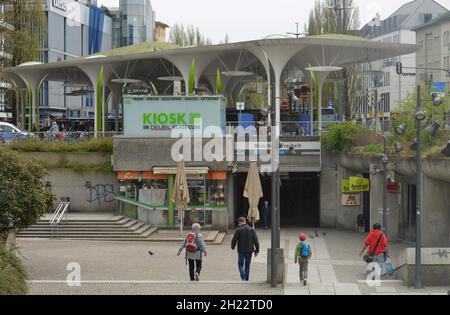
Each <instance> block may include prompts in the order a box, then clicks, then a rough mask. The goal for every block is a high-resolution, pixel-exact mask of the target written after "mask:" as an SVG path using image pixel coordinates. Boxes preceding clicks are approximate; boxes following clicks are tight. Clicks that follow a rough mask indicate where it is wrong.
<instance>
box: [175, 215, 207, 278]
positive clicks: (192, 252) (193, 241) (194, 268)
mask: <svg viewBox="0 0 450 315" xmlns="http://www.w3.org/2000/svg"><path fill="white" fill-rule="evenodd" d="M201 229H202V227H201V225H200V224H198V223H194V224H193V225H192V231H191V232H190V233H189V234H188V235H187V236H186V238H185V239H184V241H183V243H182V244H181V247H180V249H179V251H178V254H177V256H180V255H181V252H182V251H183V249H185V250H186V255H185V258H186V264H188V263H189V276H190V278H191V281H200V272H201V271H202V260H203V254H205V257H206V256H208V253H207V251H206V244H205V240H204V238H203V235H202V234H201V233H200V231H201Z"/></svg>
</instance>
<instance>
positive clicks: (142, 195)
mask: <svg viewBox="0 0 450 315" xmlns="http://www.w3.org/2000/svg"><path fill="white" fill-rule="evenodd" d="M175 175H176V167H155V168H154V169H153V170H152V171H145V172H119V173H118V179H119V183H120V186H119V196H117V200H118V202H119V213H120V214H121V215H125V216H127V217H129V218H133V219H135V220H139V221H141V222H144V223H146V224H149V225H152V226H157V227H168V228H175V227H179V226H180V213H179V211H175V207H174V203H173V201H172V196H173V189H174V181H175ZM186 175H187V180H188V188H189V196H190V200H191V202H190V204H189V205H188V208H187V209H186V210H185V214H184V222H183V226H185V227H189V226H190V225H192V224H193V223H200V224H201V225H202V226H204V227H206V228H219V227H220V226H219V225H220V222H223V218H224V217H227V216H228V205H227V200H228V198H227V194H228V191H227V187H226V181H227V173H226V172H210V171H209V169H208V168H207V167H187V168H186Z"/></svg>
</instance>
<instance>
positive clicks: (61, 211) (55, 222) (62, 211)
mask: <svg viewBox="0 0 450 315" xmlns="http://www.w3.org/2000/svg"><path fill="white" fill-rule="evenodd" d="M69 206H70V202H60V203H59V204H58V207H56V210H55V213H54V214H53V217H52V219H51V220H50V222H49V223H50V226H51V227H52V238H53V235H54V232H55V227H56V238H58V235H59V224H60V223H61V220H62V219H63V217H64V216H65V218H66V221H67V212H68V211H69Z"/></svg>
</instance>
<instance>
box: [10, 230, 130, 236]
mask: <svg viewBox="0 0 450 315" xmlns="http://www.w3.org/2000/svg"><path fill="white" fill-rule="evenodd" d="M56 233H57V232H56V231H55V232H54V234H56ZM58 234H59V235H85V234H90V235H135V236H136V235H138V234H136V233H134V232H132V231H110V232H97V231H86V232H77V231H73V232H69V231H59V232H58ZM17 235H52V233H51V232H26V231H25V232H20V233H18V234H17Z"/></svg>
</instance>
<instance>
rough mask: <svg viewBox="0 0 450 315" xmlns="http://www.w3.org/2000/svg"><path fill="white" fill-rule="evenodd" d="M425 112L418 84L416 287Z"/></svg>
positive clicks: (417, 283) (419, 261)
mask: <svg viewBox="0 0 450 315" xmlns="http://www.w3.org/2000/svg"><path fill="white" fill-rule="evenodd" d="M425 118H426V117H425V113H424V111H423V110H422V100H421V89H420V85H418V86H417V113H416V133H417V138H416V139H417V140H416V149H417V153H416V173H417V186H416V191H417V202H416V207H417V212H416V272H415V277H414V286H415V288H416V289H421V288H422V275H421V270H420V269H421V264H422V253H421V249H422V213H421V212H422V150H421V140H422V134H421V128H422V121H424V120H425Z"/></svg>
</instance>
